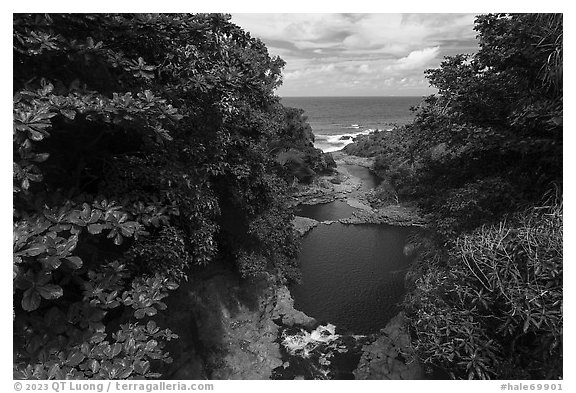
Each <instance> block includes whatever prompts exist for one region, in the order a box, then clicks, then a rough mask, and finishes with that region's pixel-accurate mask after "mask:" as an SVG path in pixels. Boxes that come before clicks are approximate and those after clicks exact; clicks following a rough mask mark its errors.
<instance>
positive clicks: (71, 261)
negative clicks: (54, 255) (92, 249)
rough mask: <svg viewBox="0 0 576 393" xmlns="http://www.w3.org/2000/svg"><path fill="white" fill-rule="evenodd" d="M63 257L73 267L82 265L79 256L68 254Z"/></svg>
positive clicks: (77, 267)
mask: <svg viewBox="0 0 576 393" xmlns="http://www.w3.org/2000/svg"><path fill="white" fill-rule="evenodd" d="M64 259H65V260H66V261H68V262H69V265H71V267H72V268H73V269H80V268H81V267H82V264H83V262H82V259H80V257H76V256H70V257H66V258H64Z"/></svg>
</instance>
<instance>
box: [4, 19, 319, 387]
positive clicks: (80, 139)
mask: <svg viewBox="0 0 576 393" xmlns="http://www.w3.org/2000/svg"><path fill="white" fill-rule="evenodd" d="M13 45H14V47H13V48H14V65H13V66H14V136H13V156H14V171H13V173H14V254H13V255H14V275H13V277H14V375H15V378H50V379H52V378H56V379H67V378H151V377H158V376H159V374H157V373H156V372H155V371H154V370H155V365H156V364H157V363H158V362H161V361H165V362H169V361H170V357H169V354H168V353H166V352H165V350H164V349H163V348H164V343H165V342H166V341H167V340H172V339H176V338H177V337H176V335H174V334H173V332H172V331H170V329H169V328H170V327H169V326H168V327H166V326H163V327H161V326H157V323H156V322H154V320H153V316H154V315H156V314H157V313H158V312H161V311H162V310H164V309H165V308H166V305H165V303H164V301H163V299H164V298H165V297H166V296H168V295H169V292H170V291H171V290H174V289H175V288H176V287H177V286H178V282H179V281H180V280H182V279H185V278H187V277H188V275H189V274H190V272H191V268H192V267H196V268H199V267H201V266H204V265H206V264H209V263H211V262H212V261H215V260H220V261H223V263H225V264H228V265H229V266H230V268H231V269H235V270H236V271H238V273H240V274H242V275H244V276H247V275H257V274H259V273H261V272H263V271H270V272H272V273H273V275H274V276H276V277H279V279H281V280H284V279H290V278H293V277H295V275H296V269H295V264H294V260H295V256H296V253H297V250H298V244H297V242H296V239H295V238H294V235H293V233H292V230H291V226H290V225H289V223H290V220H291V218H292V215H291V212H290V211H289V210H287V208H286V207H285V204H284V203H283V200H282V198H283V195H284V194H285V190H286V188H287V187H288V182H292V181H293V180H294V178H295V177H296V178H297V179H298V180H301V181H306V180H309V177H310V176H309V175H310V173H315V172H314V171H318V170H324V169H326V168H327V167H328V165H329V164H330V163H329V162H327V161H326V160H325V159H324V157H323V156H322V154H321V153H320V152H318V151H316V150H315V149H313V147H312V143H311V142H312V139H311V138H312V135H311V132H310V130H309V126H308V125H307V124H306V123H305V119H304V118H303V116H302V113H301V112H300V111H298V110H294V109H289V108H284V107H283V106H282V105H280V104H279V100H278V98H277V97H276V96H274V89H275V88H276V87H277V86H278V85H279V84H280V83H281V74H280V72H281V69H282V67H283V65H284V63H283V61H282V60H281V59H279V58H271V57H270V56H269V55H268V52H267V50H266V47H265V46H264V44H263V43H262V42H261V41H259V40H257V39H253V38H251V37H250V35H249V34H248V33H246V32H244V31H243V30H241V29H240V28H239V27H237V26H235V25H234V24H232V23H230V22H229V18H228V17H227V16H225V15H158V14H154V15H147V14H146V15H132V14H120V15H109V14H97V15H78V14H76V15H35V14H33V15H15V16H14V31H13ZM296 139H297V140H298V143H297V144H294V143H290V141H292V140H296ZM289 145H290V146H291V147H292V149H293V152H292V154H293V155H294V154H297V155H298V157H300V158H301V160H300V161H299V162H297V164H298V165H290V163H292V162H293V161H294V160H292V161H290V160H287V159H285V157H284V156H283V154H284V153H286V151H287V149H288V148H287V146H289Z"/></svg>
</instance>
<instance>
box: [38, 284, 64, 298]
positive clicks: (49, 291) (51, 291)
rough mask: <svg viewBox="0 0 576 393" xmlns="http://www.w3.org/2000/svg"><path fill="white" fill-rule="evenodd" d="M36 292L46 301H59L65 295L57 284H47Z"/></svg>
mask: <svg viewBox="0 0 576 393" xmlns="http://www.w3.org/2000/svg"><path fill="white" fill-rule="evenodd" d="M36 290H37V291H38V293H39V294H40V296H42V297H43V298H44V299H47V300H51V299H58V298H59V297H61V296H62V295H63V294H64V291H63V290H62V287H61V286H59V285H56V284H46V285H43V286H41V287H36Z"/></svg>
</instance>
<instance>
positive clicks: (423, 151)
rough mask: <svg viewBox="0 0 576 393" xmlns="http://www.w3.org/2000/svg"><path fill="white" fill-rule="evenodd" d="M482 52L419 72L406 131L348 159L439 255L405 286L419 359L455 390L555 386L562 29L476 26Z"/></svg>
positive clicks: (492, 19) (422, 263)
mask: <svg viewBox="0 0 576 393" xmlns="http://www.w3.org/2000/svg"><path fill="white" fill-rule="evenodd" d="M475 30H476V31H477V32H478V42H479V49H478V51H477V53H476V54H474V55H465V54H462V55H456V56H452V57H447V58H445V59H444V61H443V62H442V63H441V65H440V67H439V68H437V69H432V70H428V71H426V75H427V78H428V80H429V82H430V84H431V85H432V86H433V87H436V88H437V89H438V94H436V95H433V96H430V97H427V98H426V99H425V100H424V101H423V102H422V104H421V105H420V106H418V107H417V108H414V109H413V110H414V112H415V120H414V122H413V123H412V124H409V125H407V126H404V127H400V128H396V129H394V130H393V131H391V132H380V133H376V134H372V135H368V136H364V137H360V138H358V139H357V140H356V143H355V144H353V145H348V146H347V147H346V148H345V151H346V152H348V153H350V154H355V155H360V156H372V157H375V158H376V162H375V165H374V170H375V171H376V172H377V173H378V174H379V175H380V176H381V177H382V178H383V179H384V182H383V184H382V185H381V186H380V189H379V190H377V193H376V195H378V196H380V197H381V198H383V199H386V198H388V199H389V200H390V201H398V200H399V201H400V202H411V201H416V202H417V203H418V205H419V207H420V208H421V209H422V210H423V212H424V213H426V214H427V215H428V218H429V220H430V222H431V226H432V227H433V228H434V230H435V238H434V241H435V243H434V244H435V245H433V246H431V245H430V244H428V246H427V247H426V248H425V250H424V251H423V252H422V253H421V255H420V258H419V263H418V264H417V265H416V267H414V271H413V272H412V281H411V285H412V288H411V289H412V292H411V295H410V296H408V297H407V299H406V302H405V307H406V308H407V310H408V311H409V314H410V318H411V324H412V328H413V333H414V336H415V340H416V344H417V349H418V350H419V353H420V356H421V359H422V360H423V361H424V362H425V363H427V364H431V365H434V366H438V367H441V368H442V369H444V370H445V371H446V373H448V374H449V375H451V376H452V377H453V378H483V379H484V378H507V379H514V378H536V379H537V378H558V377H561V376H562V271H563V270H562V223H563V221H562V132H563V127H562V119H563V112H562V111H563V106H562V53H563V52H562V49H563V43H562V15H557V14H514V15H508V14H491V15H482V16H478V17H477V18H476V22H475Z"/></svg>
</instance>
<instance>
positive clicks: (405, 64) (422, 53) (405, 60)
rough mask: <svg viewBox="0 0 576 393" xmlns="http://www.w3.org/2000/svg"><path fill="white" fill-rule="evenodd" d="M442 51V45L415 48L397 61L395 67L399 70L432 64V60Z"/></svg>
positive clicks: (419, 67)
mask: <svg viewBox="0 0 576 393" xmlns="http://www.w3.org/2000/svg"><path fill="white" fill-rule="evenodd" d="M439 52H440V47H439V46H435V47H433V48H424V49H421V50H415V51H412V52H410V53H409V54H408V56H406V57H402V58H401V59H398V60H397V61H396V64H395V67H396V69H399V70H413V69H421V68H422V67H424V66H426V65H428V64H430V61H431V60H433V59H435V58H436V57H437V56H438V53H439Z"/></svg>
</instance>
